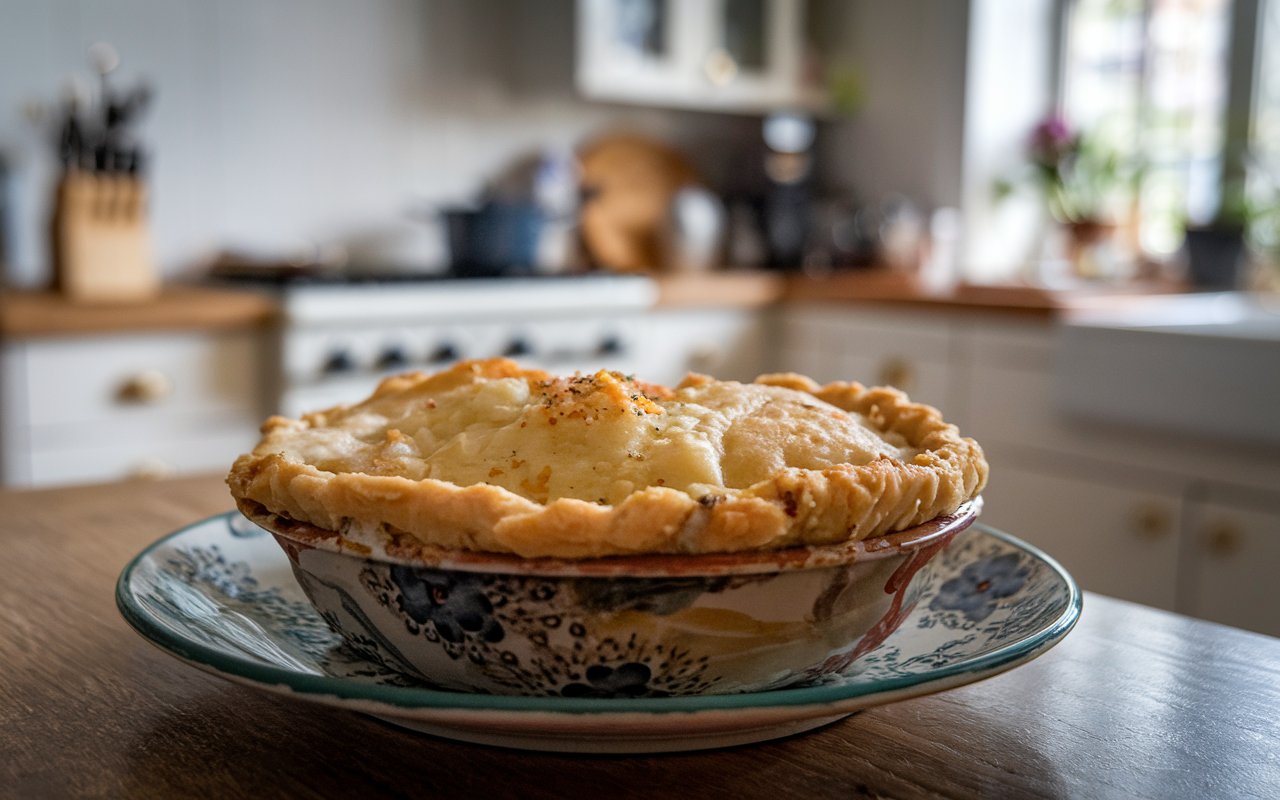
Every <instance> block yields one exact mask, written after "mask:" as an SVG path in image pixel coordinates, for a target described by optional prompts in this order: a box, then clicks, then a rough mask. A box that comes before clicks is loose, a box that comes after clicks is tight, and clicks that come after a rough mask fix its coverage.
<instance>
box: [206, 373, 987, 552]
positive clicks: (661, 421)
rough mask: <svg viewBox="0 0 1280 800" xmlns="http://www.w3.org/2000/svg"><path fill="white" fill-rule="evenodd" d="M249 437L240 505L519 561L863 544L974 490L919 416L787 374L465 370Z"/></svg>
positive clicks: (411, 378)
mask: <svg viewBox="0 0 1280 800" xmlns="http://www.w3.org/2000/svg"><path fill="white" fill-rule="evenodd" d="M262 433H263V437H262V440H261V441H260V442H259V443H258V445H257V447H255V448H254V450H253V452H252V453H249V454H246V455H243V456H241V457H240V458H239V459H237V460H236V462H235V465H234V466H233V467H232V469H231V473H230V475H229V476H228V478H227V483H228V485H229V486H230V487H231V493H232V495H233V496H234V497H235V498H236V500H237V501H238V502H239V503H240V504H241V505H242V507H246V508H255V509H256V508H257V507H261V508H264V509H266V510H267V511H269V512H271V513H274V514H279V515H282V516H284V517H288V518H290V519H293V520H297V521H299V522H306V523H310V524H312V525H315V526H317V527H319V528H323V529H327V530H333V531H340V532H349V531H351V530H353V529H358V530H363V531H374V532H378V531H381V532H384V533H386V532H391V533H395V534H409V535H412V536H414V537H416V538H418V539H420V540H422V541H423V542H425V543H427V544H431V545H436V546H440V547H444V548H448V549H454V550H456V549H466V550H478V551H487V552H505V553H516V554H518V555H522V556H526V557H541V556H551V557H559V558H591V557H598V556H613V555H631V554H637V553H712V552H736V551H742V550H757V549H771V548H783V547H790V546H795V545H817V544H830V543H834V542H839V541H844V540H849V539H864V538H867V537H871V536H877V535H881V534H885V533H889V532H892V531H898V530H903V529H905V528H909V527H912V526H914V525H918V524H920V523H923V522H926V521H928V520H931V519H933V518H935V517H937V516H940V515H942V514H947V513H950V512H952V511H955V510H956V509H957V508H958V507H959V506H960V505H961V504H962V503H964V502H965V501H967V500H969V499H971V498H973V497H975V496H976V495H977V494H978V493H979V492H980V491H981V490H982V488H983V486H984V485H985V484H986V478H987V464H986V461H985V459H984V458H983V454H982V450H981V448H980V447H979V446H978V444H977V443H976V442H974V441H973V440H972V439H966V438H962V437H961V436H960V435H959V433H958V432H957V430H956V428H955V426H953V425H950V424H948V423H946V422H944V421H943V420H942V416H941V415H940V414H939V413H938V411H937V410H936V409H934V408H932V407H930V406H926V405H921V404H917V403H911V402H909V401H908V399H907V397H906V395H904V394H903V393H901V392H899V391H897V390H894V389H885V388H872V389H867V388H864V387H862V386H861V385H860V384H857V383H832V384H828V385H826V386H819V385H817V384H816V383H814V382H813V381H812V380H810V379H809V378H806V377H803V376H800V375H795V374H790V373H787V374H776V375H765V376H761V377H760V378H757V379H756V382H755V383H751V384H740V383H734V382H721V381H715V380H712V379H710V378H707V377H705V376H700V375H691V376H689V377H688V378H686V379H685V381H683V382H682V383H681V384H680V385H679V386H677V387H676V388H675V389H674V390H673V389H668V388H666V387H662V386H655V385H651V384H644V383H639V382H636V381H634V380H631V379H629V378H627V377H625V376H622V375H619V374H617V373H609V372H599V373H596V374H595V375H591V376H581V375H580V376H574V377H571V378H556V377H552V376H550V375H548V374H546V373H543V372H538V371H532V370H523V369H521V368H520V367H519V366H518V365H517V364H515V363H514V362H511V361H508V360H505V359H490V360H485V361H468V362H463V363H460V364H458V365H456V366H454V367H452V368H450V369H448V370H445V371H443V372H439V373H435V374H431V375H427V374H422V373H409V374H405V375H400V376H396V377H393V378H388V379H387V380H385V381H383V383H382V384H381V385H380V386H379V387H378V389H377V390H376V391H375V392H374V393H373V395H372V396H371V397H369V398H368V399H367V400H364V401H363V402H361V403H358V404H356V405H352V406H338V407H335V408H332V409H327V410H325V411H320V412H316V413H313V414H307V415H305V416H303V418H302V419H300V420H293V419H286V418H283V417H272V418H271V419H269V420H267V422H266V423H265V424H264V425H263V428H262Z"/></svg>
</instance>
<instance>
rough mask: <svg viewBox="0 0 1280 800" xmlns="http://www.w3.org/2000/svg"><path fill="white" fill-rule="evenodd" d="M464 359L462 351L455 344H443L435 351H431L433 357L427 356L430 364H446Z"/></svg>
mask: <svg viewBox="0 0 1280 800" xmlns="http://www.w3.org/2000/svg"><path fill="white" fill-rule="evenodd" d="M459 358H462V353H461V351H459V350H458V346H457V345H456V344H454V343H453V342H441V343H440V345H439V346H438V347H436V349H435V350H432V351H431V355H429V356H427V363H429V364H444V363H446V362H449V361H457V360H458V359H459Z"/></svg>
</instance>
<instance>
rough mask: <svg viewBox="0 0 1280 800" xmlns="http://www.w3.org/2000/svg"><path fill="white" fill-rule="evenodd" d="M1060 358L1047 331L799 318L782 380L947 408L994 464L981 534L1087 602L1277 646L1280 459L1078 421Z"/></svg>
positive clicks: (828, 315)
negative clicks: (1153, 613)
mask: <svg viewBox="0 0 1280 800" xmlns="http://www.w3.org/2000/svg"><path fill="white" fill-rule="evenodd" d="M1062 346H1063V341H1062V338H1061V337H1060V329H1059V328H1058V327H1057V326H1056V325H1055V324H1053V323H1052V322H1051V321H1049V320H1040V321H1036V320H1023V319H1017V318H1014V317H1010V316H1008V315H1001V314H998V313H992V314H980V313H966V312H957V311H940V312H937V313H934V314H926V313H921V312H918V311H914V310H910V311H909V310H901V311H898V310H887V309H886V308H885V307H884V306H876V307H872V306H869V305H854V304H848V305H839V306H836V305H828V306H813V307H792V308H789V309H787V310H786V311H785V312H783V315H782V328H781V331H780V357H779V361H778V362H777V365H776V367H775V368H784V369H789V370H794V371H796V372H803V373H806V374H808V375H810V376H811V377H813V378H815V379H817V380H819V381H830V380H858V381H861V382H863V383H866V384H876V383H887V384H896V385H898V386H899V387H900V388H904V389H906V390H907V392H908V394H910V395H911V397H912V399H914V400H920V401H923V402H927V403H930V404H933V405H936V406H938V407H939V408H941V409H942V410H943V412H944V413H945V416H946V417H947V419H948V420H950V421H952V422H955V423H956V424H957V425H959V427H960V430H961V432H962V433H964V434H965V435H967V436H972V437H973V438H975V439H977V440H978V441H979V442H981V443H982V445H983V448H984V449H985V451H986V454H987V460H988V461H989V462H990V464H991V479H990V484H989V486H988V487H987V489H986V491H985V492H984V497H985V500H986V506H985V509H984V511H983V516H982V519H983V522H985V523H987V524H990V525H993V526H995V527H997V528H1001V529H1004V530H1007V531H1008V532H1010V533H1012V534H1014V535H1015V536H1018V537H1021V538H1023V539H1026V540H1027V541H1029V542H1031V543H1032V544H1035V545H1037V546H1039V547H1040V548H1042V549H1043V550H1045V551H1046V552H1047V553H1049V554H1050V555H1051V556H1053V557H1055V558H1057V559H1058V560H1060V561H1061V562H1062V563H1063V565H1064V566H1066V568H1067V569H1068V571H1070V572H1071V573H1072V575H1074V576H1075V577H1076V579H1077V580H1078V581H1079V582H1080V584H1081V586H1083V587H1084V588H1085V589H1090V590H1093V591H1097V592H1101V593H1103V594H1108V595H1112V596H1115V597H1121V598H1124V599H1127V600H1133V601H1136V602H1140V603H1145V604H1148V605H1153V606H1157V607H1159V608H1165V609H1169V610H1173V611H1180V612H1183V613H1187V614H1191V615H1194V616H1200V617H1204V618H1207V619H1213V620H1217V621H1220V622H1224V623H1226V624H1230V625H1235V626H1238V627H1242V628H1247V629H1250V630H1255V631H1261V632H1264V633H1271V634H1273V635H1280V583H1277V581H1276V579H1275V575H1276V574H1277V572H1280V452H1277V450H1276V449H1275V448H1271V449H1268V448H1264V447H1246V446H1240V445H1233V444H1231V443H1229V442H1219V441H1212V440H1206V439H1204V438H1203V437H1196V436H1192V435H1185V436H1180V435H1176V434H1171V433H1169V432H1158V431H1150V430H1144V429H1143V428H1142V427H1141V426H1134V425H1124V426H1117V425H1114V424H1107V423H1104V422H1100V421H1097V420H1092V419H1087V418H1083V417H1080V416H1073V415H1071V414H1069V413H1066V411H1065V410H1064V409H1063V408H1062V407H1061V404H1060V403H1059V402H1058V395H1059V392H1058V390H1057V387H1058V385H1059V384H1058V380H1059V375H1058V366H1059V359H1060V358H1061V349H1060V348H1061V347H1062ZM1111 379H1112V380H1114V381H1117V382H1123V381H1125V380H1127V376H1125V375H1115V376H1113V377H1112V378H1111Z"/></svg>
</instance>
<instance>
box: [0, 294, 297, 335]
mask: <svg viewBox="0 0 1280 800" xmlns="http://www.w3.org/2000/svg"><path fill="white" fill-rule="evenodd" d="M275 313H276V304H275V302H274V301H273V300H271V298H269V297H267V296H265V295H262V294H260V293H256V292H244V291H233V290H227V289H214V288H208V287H200V286H182V285H169V286H166V287H165V288H164V290H163V292H161V294H160V295H159V296H158V297H156V298H155V299H154V300H145V301H139V302H130V303H76V302H73V301H71V300H68V299H67V298H66V297H64V296H62V295H59V294H57V293H55V292H36V291H14V290H8V291H4V292H0V336H5V337H13V338H17V337H35V336H61V335H83V334H100V333H136V332H142V331H158V330H166V331H174V330H183V331H202V330H222V329H226V328H238V327H252V326H255V325H261V324H265V323H266V322H269V321H270V320H271V319H273V318H274V316H275Z"/></svg>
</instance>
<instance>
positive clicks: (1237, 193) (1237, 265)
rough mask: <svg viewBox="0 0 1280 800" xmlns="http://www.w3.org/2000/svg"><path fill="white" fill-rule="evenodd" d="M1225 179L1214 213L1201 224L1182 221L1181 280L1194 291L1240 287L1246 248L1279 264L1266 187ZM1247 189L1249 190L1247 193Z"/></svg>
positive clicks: (1278, 211)
mask: <svg viewBox="0 0 1280 800" xmlns="http://www.w3.org/2000/svg"><path fill="white" fill-rule="evenodd" d="M1263 184H1264V182H1263V181H1260V180H1259V181H1254V182H1253V185H1252V186H1247V185H1246V181H1244V180H1238V181H1233V182H1231V183H1229V184H1228V185H1227V187H1226V189H1225V190H1224V192H1223V200H1222V203H1221V204H1220V205H1219V208H1218V213H1217V214H1215V215H1214V217H1213V219H1212V220H1210V221H1209V222H1208V223H1206V224H1200V225H1197V224H1191V223H1188V224H1187V225H1186V227H1185V236H1186V238H1185V240H1184V244H1183V250H1184V252H1185V255H1186V261H1187V281H1188V282H1189V283H1190V284H1191V285H1192V286H1193V287H1195V288H1197V289H1216V290H1228V289H1237V288H1241V284H1242V283H1243V280H1242V275H1241V271H1242V267H1243V266H1244V265H1245V264H1246V262H1247V258H1246V257H1247V254H1248V252H1249V251H1250V250H1252V251H1253V252H1254V253H1255V254H1256V255H1257V256H1258V257H1259V259H1260V260H1261V261H1263V262H1268V263H1270V264H1272V265H1275V264H1277V263H1280V200H1277V197H1276V192H1275V190H1274V188H1272V187H1271V186H1270V185H1265V186H1264V185H1263ZM1250 189H1253V191H1250Z"/></svg>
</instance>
